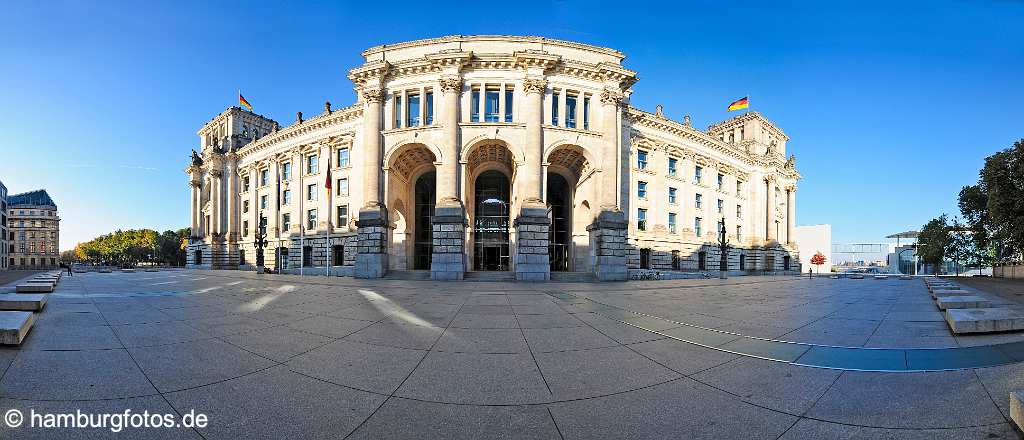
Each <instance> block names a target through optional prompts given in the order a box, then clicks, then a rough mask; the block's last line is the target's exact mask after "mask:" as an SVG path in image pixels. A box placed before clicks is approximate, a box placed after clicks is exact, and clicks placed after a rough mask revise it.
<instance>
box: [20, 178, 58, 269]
mask: <svg viewBox="0 0 1024 440" xmlns="http://www.w3.org/2000/svg"><path fill="white" fill-rule="evenodd" d="M7 223H8V231H9V232H8V234H9V238H10V240H9V244H10V253H9V255H8V257H7V260H8V266H9V267H10V268H12V269H49V268H54V267H58V266H59V265H60V248H59V243H60V217H59V216H58V215H57V204H56V203H54V202H53V199H51V198H50V195H49V194H47V193H46V190H36V191H30V192H26V193H21V194H14V195H12V196H9V197H8V198H7Z"/></svg>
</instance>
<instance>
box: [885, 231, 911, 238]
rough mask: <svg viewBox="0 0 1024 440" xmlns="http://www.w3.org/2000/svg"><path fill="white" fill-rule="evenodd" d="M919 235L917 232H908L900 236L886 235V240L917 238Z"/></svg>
mask: <svg viewBox="0 0 1024 440" xmlns="http://www.w3.org/2000/svg"><path fill="white" fill-rule="evenodd" d="M918 234H919V232H917V231H906V232H900V233H899V234H892V235H886V236H885V238H917V236H918Z"/></svg>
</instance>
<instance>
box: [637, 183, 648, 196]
mask: <svg viewBox="0 0 1024 440" xmlns="http://www.w3.org/2000/svg"><path fill="white" fill-rule="evenodd" d="M636 196H637V197H639V198H641V199H646V198H647V182H637V184H636Z"/></svg>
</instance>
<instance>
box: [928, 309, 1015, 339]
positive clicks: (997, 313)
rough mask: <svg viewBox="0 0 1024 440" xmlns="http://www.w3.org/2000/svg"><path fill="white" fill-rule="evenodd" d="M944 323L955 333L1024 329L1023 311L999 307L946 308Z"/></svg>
mask: <svg viewBox="0 0 1024 440" xmlns="http://www.w3.org/2000/svg"><path fill="white" fill-rule="evenodd" d="M946 323H947V324H949V328H950V330H952V331H953V333H957V334H961V333H989V332H1005V331H1012V330H1024V313H1022V312H1019V311H1016V310H1011V309H1005V308H1001V307H991V308H984V309H948V310H946Z"/></svg>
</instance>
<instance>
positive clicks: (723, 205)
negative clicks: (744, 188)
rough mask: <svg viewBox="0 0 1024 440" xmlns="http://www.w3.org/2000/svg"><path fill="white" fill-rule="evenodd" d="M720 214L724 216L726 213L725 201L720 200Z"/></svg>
mask: <svg viewBox="0 0 1024 440" xmlns="http://www.w3.org/2000/svg"><path fill="white" fill-rule="evenodd" d="M718 213H719V214H724V213H725V200H722V199H718Z"/></svg>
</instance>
